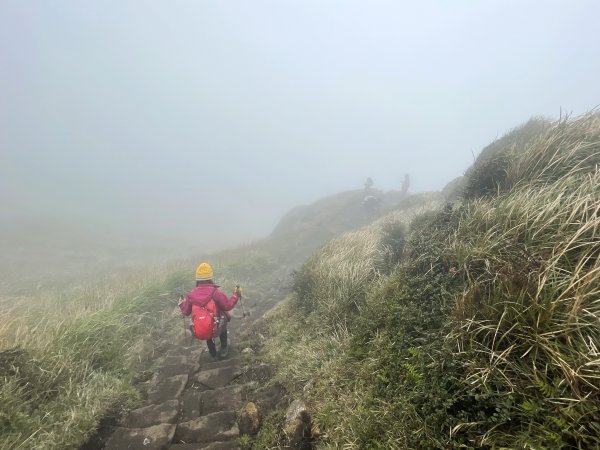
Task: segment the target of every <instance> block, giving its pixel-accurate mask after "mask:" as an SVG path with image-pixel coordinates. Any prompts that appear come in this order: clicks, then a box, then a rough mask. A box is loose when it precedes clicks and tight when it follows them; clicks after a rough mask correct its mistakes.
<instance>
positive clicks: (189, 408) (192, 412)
mask: <svg viewBox="0 0 600 450" xmlns="http://www.w3.org/2000/svg"><path fill="white" fill-rule="evenodd" d="M201 395H202V392H201V391H197V390H194V389H187V390H186V391H185V392H184V393H183V411H182V413H181V421H183V422H187V421H189V420H193V419H196V418H198V417H200V408H201V405H202V403H201V400H200V396H201Z"/></svg>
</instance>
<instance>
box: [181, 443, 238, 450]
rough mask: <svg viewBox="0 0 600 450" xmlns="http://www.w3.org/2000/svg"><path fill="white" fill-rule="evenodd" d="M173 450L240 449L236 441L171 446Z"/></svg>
mask: <svg viewBox="0 0 600 450" xmlns="http://www.w3.org/2000/svg"><path fill="white" fill-rule="evenodd" d="M169 448H170V449H173V450H239V449H240V448H241V447H240V445H239V444H238V443H237V441H228V442H213V443H212V444H206V443H204V444H199V443H192V444H171V446H170V447H169Z"/></svg>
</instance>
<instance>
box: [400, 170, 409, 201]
mask: <svg viewBox="0 0 600 450" xmlns="http://www.w3.org/2000/svg"><path fill="white" fill-rule="evenodd" d="M409 188H410V177H409V176H408V174H407V173H405V174H404V180H403V181H402V189H401V190H400V194H401V195H402V198H404V197H406V195H407V194H408V189H409Z"/></svg>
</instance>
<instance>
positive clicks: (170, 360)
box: [163, 355, 192, 366]
mask: <svg viewBox="0 0 600 450" xmlns="http://www.w3.org/2000/svg"><path fill="white" fill-rule="evenodd" d="M191 359H192V358H190V357H189V356H188V355H186V356H167V357H166V358H165V360H164V362H163V364H164V365H165V366H170V365H173V366H187V365H188V364H189V362H191V361H190V360H191Z"/></svg>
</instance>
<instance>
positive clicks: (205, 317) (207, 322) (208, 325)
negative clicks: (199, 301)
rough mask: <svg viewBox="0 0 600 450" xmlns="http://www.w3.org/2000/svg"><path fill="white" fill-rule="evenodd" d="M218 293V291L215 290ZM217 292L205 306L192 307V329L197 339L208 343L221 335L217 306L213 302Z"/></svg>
mask: <svg viewBox="0 0 600 450" xmlns="http://www.w3.org/2000/svg"><path fill="white" fill-rule="evenodd" d="M215 291H216V289H215ZM215 291H213V293H212V294H211V295H210V300H209V301H208V303H207V304H206V305H204V306H198V305H192V324H193V325H192V329H193V330H194V335H195V336H196V338H197V339H200V340H203V341H208V340H209V339H213V338H215V337H217V334H219V322H218V317H219V315H218V313H217V305H216V304H215V301H214V300H213V295H214V294H215Z"/></svg>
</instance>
